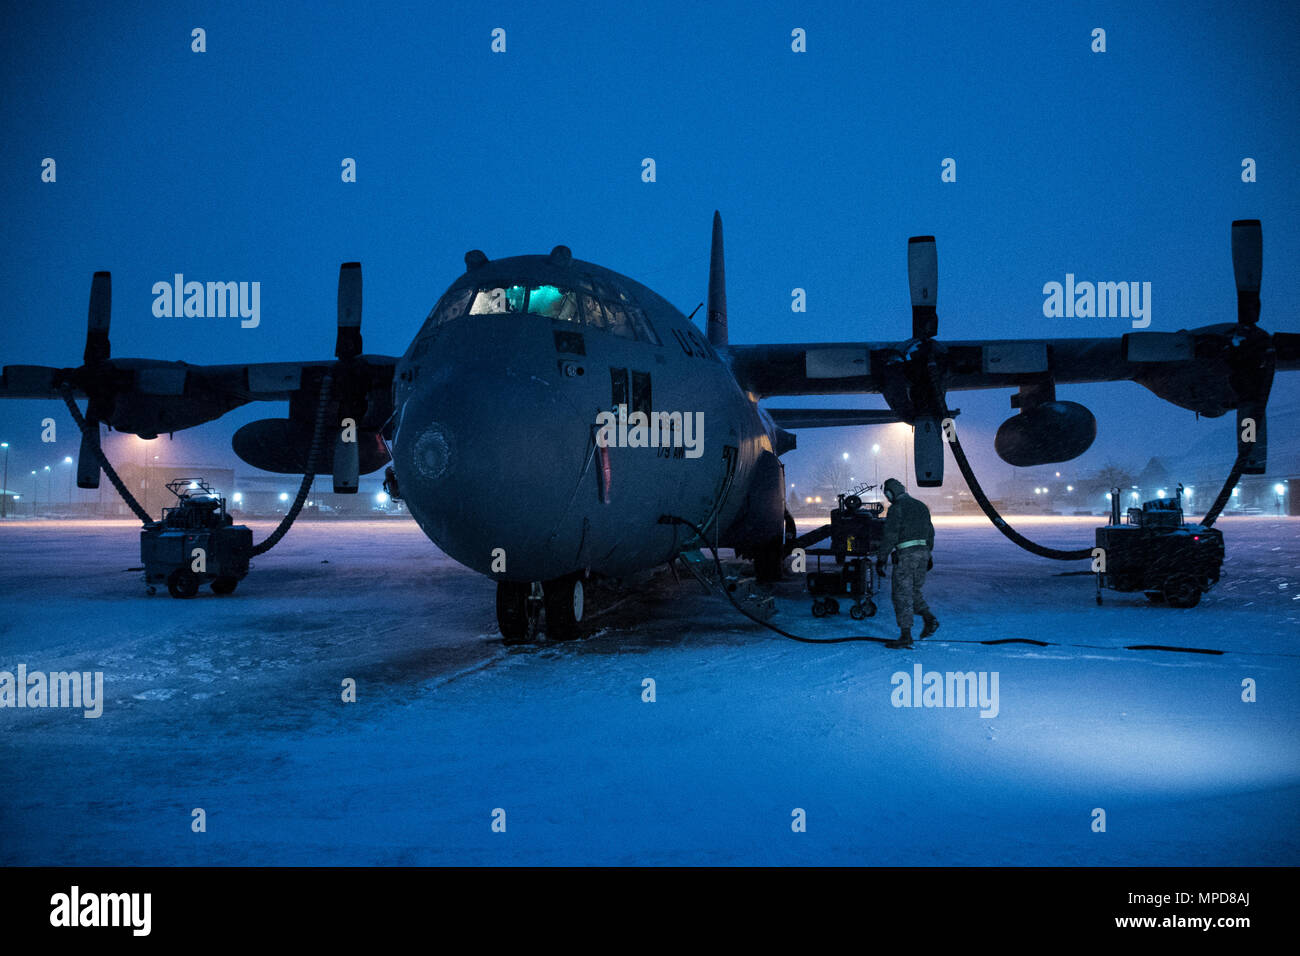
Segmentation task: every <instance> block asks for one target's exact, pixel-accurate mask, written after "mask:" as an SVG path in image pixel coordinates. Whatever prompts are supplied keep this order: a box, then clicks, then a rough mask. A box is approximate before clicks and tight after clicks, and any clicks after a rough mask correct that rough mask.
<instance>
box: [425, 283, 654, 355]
mask: <svg viewBox="0 0 1300 956" xmlns="http://www.w3.org/2000/svg"><path fill="white" fill-rule="evenodd" d="M467 312H468V314H469V315H511V314H517V313H523V314H527V315H537V316H542V317H544V318H548V319H551V320H552V321H554V322H567V323H572V324H575V325H583V326H586V327H588V328H593V329H599V330H600V331H602V332H611V333H613V334H614V335H617V336H618V337H619V338H624V339H631V340H635V341H640V342H649V343H651V344H652V345H663V342H662V341H661V340H660V338H659V336H658V335H656V334H655V330H654V327H653V326H652V325H651V324H650V321H649V319H648V318H647V317H646V314H645V311H644V310H643V309H641V307H640V306H638V305H637V304H636V303H635V302H634V301H633V299H632V298H631V296H629V295H628V293H627V292H625V291H624V290H622V289H616V288H611V287H609V286H607V285H604V284H602V283H599V282H593V281H592V280H591V279H589V278H586V277H583V278H581V279H579V280H578V287H577V288H576V289H569V288H565V287H563V286H557V285H550V284H539V285H491V286H483V287H480V288H473V287H470V288H463V287H462V288H460V289H452V290H448V292H447V293H446V294H445V295H443V297H442V298H441V299H440V300H439V301H438V304H437V305H436V306H435V307H434V309H433V311H432V312H430V313H429V318H428V320H427V321H426V322H425V326H424V330H422V334H423V331H426V330H431V329H433V328H435V327H437V326H439V325H442V324H443V323H444V322H450V321H451V320H453V319H459V318H460V317H461V316H463V315H465V314H466V313H467Z"/></svg>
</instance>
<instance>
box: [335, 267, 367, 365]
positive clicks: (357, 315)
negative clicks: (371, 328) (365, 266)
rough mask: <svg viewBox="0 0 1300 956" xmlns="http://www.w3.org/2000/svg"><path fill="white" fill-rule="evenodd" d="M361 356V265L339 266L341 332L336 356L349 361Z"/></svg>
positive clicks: (337, 339) (336, 344)
mask: <svg viewBox="0 0 1300 956" xmlns="http://www.w3.org/2000/svg"><path fill="white" fill-rule="evenodd" d="M360 354H361V263H359V262H345V263H343V264H342V265H341V266H339V331H338V337H337V338H336V339H335V340H334V355H335V357H336V358H339V359H343V360H347V359H353V358H356V357H357V356H358V355H360Z"/></svg>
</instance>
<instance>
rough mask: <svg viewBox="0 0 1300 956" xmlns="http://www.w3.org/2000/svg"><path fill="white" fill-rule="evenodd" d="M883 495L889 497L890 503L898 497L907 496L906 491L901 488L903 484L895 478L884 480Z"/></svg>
mask: <svg viewBox="0 0 1300 956" xmlns="http://www.w3.org/2000/svg"><path fill="white" fill-rule="evenodd" d="M885 494H886V495H888V496H889V500H890V501H893V500H894V499H895V498H897V497H898V496H899V495H905V494H907V489H906V488H904V487H903V483H902V482H901V481H899V480H898V479H897V478H886V479H885Z"/></svg>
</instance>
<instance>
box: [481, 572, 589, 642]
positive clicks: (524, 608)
mask: <svg viewBox="0 0 1300 956" xmlns="http://www.w3.org/2000/svg"><path fill="white" fill-rule="evenodd" d="M582 578H583V575H582V573H581V572H576V573H574V574H569V575H565V576H564V577H562V578H556V579H555V580H553V581H534V582H532V583H531V584H529V583H526V582H523V581H498V582H497V626H498V627H499V628H500V629H501V637H502V639H503V640H504V642H505V643H506V644H508V645H515V644H530V643H532V642H534V641H536V640H537V635H538V632H539V631H545V632H546V636H547V637H549V638H550V639H551V640H553V641H573V640H577V639H578V638H579V637H581V636H582V614H583V605H584V595H583V587H582Z"/></svg>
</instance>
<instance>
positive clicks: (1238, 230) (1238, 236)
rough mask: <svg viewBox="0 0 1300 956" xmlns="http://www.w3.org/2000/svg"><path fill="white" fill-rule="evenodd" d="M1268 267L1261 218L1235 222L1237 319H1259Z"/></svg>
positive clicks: (1247, 321)
mask: <svg viewBox="0 0 1300 956" xmlns="http://www.w3.org/2000/svg"><path fill="white" fill-rule="evenodd" d="M1263 268H1264V231H1263V229H1262V228H1261V227H1260V224H1259V220H1258V219H1237V220H1235V221H1234V222H1233V224H1232V274H1233V278H1234V279H1236V282H1237V322H1238V323H1240V324H1241V325H1254V324H1255V323H1256V322H1258V321H1259V280H1260V273H1261V272H1262V271H1263Z"/></svg>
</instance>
